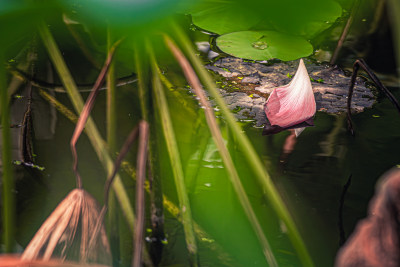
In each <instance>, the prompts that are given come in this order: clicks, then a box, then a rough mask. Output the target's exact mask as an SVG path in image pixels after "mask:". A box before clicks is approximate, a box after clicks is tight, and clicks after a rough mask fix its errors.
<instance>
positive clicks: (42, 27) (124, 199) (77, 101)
mask: <svg viewBox="0 0 400 267" xmlns="http://www.w3.org/2000/svg"><path fill="white" fill-rule="evenodd" d="M39 33H40V36H41V38H42V41H43V44H44V45H45V47H46V49H47V52H48V53H49V56H50V59H51V61H52V62H53V64H54V66H55V68H56V71H57V73H58V75H59V77H60V79H61V82H62V84H63V85H64V87H65V89H66V90H67V93H68V96H69V97H70V99H71V102H72V104H73V106H74V108H75V110H76V112H77V113H81V111H82V108H83V100H82V97H81V95H80V94H79V91H78V89H77V87H76V84H75V82H74V80H73V78H72V76H71V73H70V72H69V69H68V68H67V65H66V64H65V62H64V59H63V57H62V55H61V52H60V50H59V49H58V46H57V44H56V42H55V40H54V38H53V36H52V35H51V33H50V31H49V29H48V28H47V26H46V24H45V23H44V22H41V23H40V24H39ZM86 134H87V135H88V137H89V140H90V142H91V143H92V146H93V148H94V150H95V152H96V154H97V156H98V157H99V159H100V161H101V163H102V164H103V167H104V168H105V169H106V171H107V173H110V172H111V171H112V169H113V165H114V164H113V161H112V159H111V157H110V155H109V153H108V150H107V147H106V145H105V142H104V140H103V139H102V138H101V136H100V133H99V131H98V129H97V127H96V125H95V124H94V121H93V119H92V118H91V117H89V118H88V120H87V123H86ZM113 189H114V191H115V193H116V196H117V198H118V201H119V203H120V205H121V209H122V211H123V213H124V216H125V218H126V220H127V222H128V224H129V225H133V224H134V220H135V217H134V214H133V209H132V206H131V204H130V201H129V197H128V195H127V193H126V191H125V188H124V185H123V184H122V181H121V178H120V176H119V175H116V177H115V180H114V182H113Z"/></svg>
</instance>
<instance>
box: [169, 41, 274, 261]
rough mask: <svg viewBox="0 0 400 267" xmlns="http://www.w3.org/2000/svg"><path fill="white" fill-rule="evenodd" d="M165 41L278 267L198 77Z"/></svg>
mask: <svg viewBox="0 0 400 267" xmlns="http://www.w3.org/2000/svg"><path fill="white" fill-rule="evenodd" d="M165 41H166V44H167V46H168V47H169V48H170V50H171V52H172V53H173V54H174V56H175V58H176V60H177V61H178V62H179V64H180V65H181V68H182V70H183V71H184V74H185V76H186V79H187V81H188V82H189V84H190V86H191V87H192V88H193V89H194V91H195V93H196V95H197V97H198V98H199V101H200V103H201V105H202V106H203V108H204V112H205V116H206V120H207V124H208V128H209V129H210V132H211V135H212V137H213V140H214V142H215V144H216V146H217V148H218V151H219V153H220V155H221V157H222V160H223V162H224V164H225V167H226V168H225V169H226V171H227V172H228V174H229V179H230V180H231V182H232V185H233V187H234V189H235V191H236V194H237V196H238V198H239V201H240V204H241V205H242V208H243V210H244V212H245V214H246V216H247V218H248V219H249V221H250V223H251V225H252V227H253V229H254V231H255V232H256V234H257V237H258V239H259V241H260V243H261V245H262V247H263V252H264V255H265V258H266V260H267V262H268V264H269V266H278V264H277V262H276V259H275V256H274V254H273V252H272V250H271V247H270V245H269V243H268V240H267V238H266V237H265V234H264V232H263V230H262V227H261V225H260V223H259V221H258V219H257V216H256V214H255V212H254V210H253V207H252V206H251V204H250V201H249V198H248V197H247V194H246V191H245V190H244V188H243V185H242V182H241V181H240V178H239V174H238V173H237V170H236V167H235V164H234V163H233V160H232V158H231V155H230V153H229V151H228V149H227V148H226V146H225V143H224V139H223V138H222V134H221V131H220V129H219V126H218V123H217V121H216V119H215V114H214V111H213V108H212V106H211V104H210V103H209V101H208V100H207V97H206V95H205V93H204V91H203V88H202V86H201V84H200V81H199V79H198V77H197V76H196V74H195V72H194V70H193V68H192V67H191V65H190V63H189V62H188V61H187V59H186V58H185V57H184V55H183V54H182V52H181V51H180V50H179V49H178V47H177V46H176V45H175V43H174V42H173V41H172V40H171V39H170V38H169V37H167V36H166V37H165Z"/></svg>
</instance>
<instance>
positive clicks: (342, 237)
mask: <svg viewBox="0 0 400 267" xmlns="http://www.w3.org/2000/svg"><path fill="white" fill-rule="evenodd" d="M352 176H353V175H352V174H350V176H349V179H347V182H346V183H345V185H344V186H343V190H342V194H341V195H340V201H339V203H340V204H339V219H338V226H339V246H342V245H343V244H344V242H345V241H346V233H345V231H344V227H343V206H344V197H345V196H346V193H347V191H348V190H349V187H350V185H351V177H352Z"/></svg>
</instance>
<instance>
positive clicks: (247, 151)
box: [171, 22, 314, 266]
mask: <svg viewBox="0 0 400 267" xmlns="http://www.w3.org/2000/svg"><path fill="white" fill-rule="evenodd" d="M171 27H172V29H173V30H174V32H175V34H176V37H177V39H178V40H179V42H180V44H181V45H182V47H183V50H184V51H185V52H186V54H187V56H188V57H189V59H190V61H191V63H192V64H193V66H194V68H195V70H196V72H197V73H198V75H199V76H200V78H201V80H202V81H203V83H204V84H205V86H206V88H208V90H209V92H210V94H211V96H212V97H213V98H214V99H215V101H216V103H217V105H218V107H219V108H220V111H221V113H222V114H223V116H224V118H225V120H226V122H227V125H228V127H229V128H230V130H231V131H232V133H233V134H234V135H235V137H236V138H237V142H238V145H239V148H240V149H241V151H242V152H243V155H244V156H245V158H246V159H247V162H248V164H249V168H251V170H252V171H253V172H254V174H255V176H256V178H257V180H258V181H259V183H260V185H261V187H262V189H263V190H264V192H265V193H266V195H267V197H268V199H269V201H270V203H271V206H272V207H273V208H274V210H275V212H276V213H277V214H278V216H279V218H280V219H281V220H282V221H283V223H284V224H285V225H286V227H287V229H288V236H289V238H290V240H291V241H292V244H293V246H294V248H295V249H296V250H297V254H298V256H299V258H300V260H301V261H302V263H303V265H304V266H314V264H313V262H312V260H311V257H310V255H309V253H308V251H307V248H306V246H305V244H304V242H303V240H302V238H301V236H300V233H299V231H298V230H297V227H296V225H295V223H294V221H293V219H292V217H291V215H290V213H289V211H288V209H287V208H286V206H285V204H284V203H283V201H282V199H281V197H280V195H279V193H278V191H277V190H276V188H275V186H274V184H273V183H272V181H271V178H270V176H269V174H268V173H267V171H266V170H265V169H264V166H263V164H262V162H261V160H260V159H259V157H258V155H257V153H256V152H255V150H254V148H253V146H252V145H251V143H250V141H249V139H248V138H247V136H246V135H245V134H244V133H243V132H242V129H241V128H240V127H239V125H238V124H237V123H236V119H235V117H234V116H233V115H232V113H231V112H230V110H229V108H228V107H227V105H226V104H225V102H224V100H223V98H222V97H221V95H220V94H219V92H218V89H217V88H216V87H215V84H214V82H213V80H212V78H211V77H210V75H209V74H208V73H207V71H206V70H205V68H204V66H203V64H202V62H201V60H200V59H199V58H198V57H197V56H196V51H195V50H194V48H193V47H192V43H191V42H190V40H189V39H188V37H187V36H186V35H185V34H184V33H183V31H182V29H181V28H180V27H179V26H178V25H176V24H175V23H174V22H171Z"/></svg>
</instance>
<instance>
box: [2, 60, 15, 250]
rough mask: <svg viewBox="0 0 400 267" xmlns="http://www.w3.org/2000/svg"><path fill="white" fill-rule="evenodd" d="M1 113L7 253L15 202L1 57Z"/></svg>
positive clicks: (12, 246)
mask: <svg viewBox="0 0 400 267" xmlns="http://www.w3.org/2000/svg"><path fill="white" fill-rule="evenodd" d="M0 62H1V66H0V112H1V127H2V129H1V133H2V136H1V142H2V146H3V147H2V151H1V153H2V164H3V165H2V169H3V170H2V171H3V173H2V177H1V180H2V182H3V186H2V198H3V209H2V218H3V229H2V230H3V233H2V234H3V239H4V245H5V252H9V253H10V252H13V248H14V225H15V200H14V178H13V165H12V155H11V144H12V140H11V131H10V97H9V96H8V92H7V86H6V70H5V68H4V64H3V62H4V61H3V58H2V57H0Z"/></svg>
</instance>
